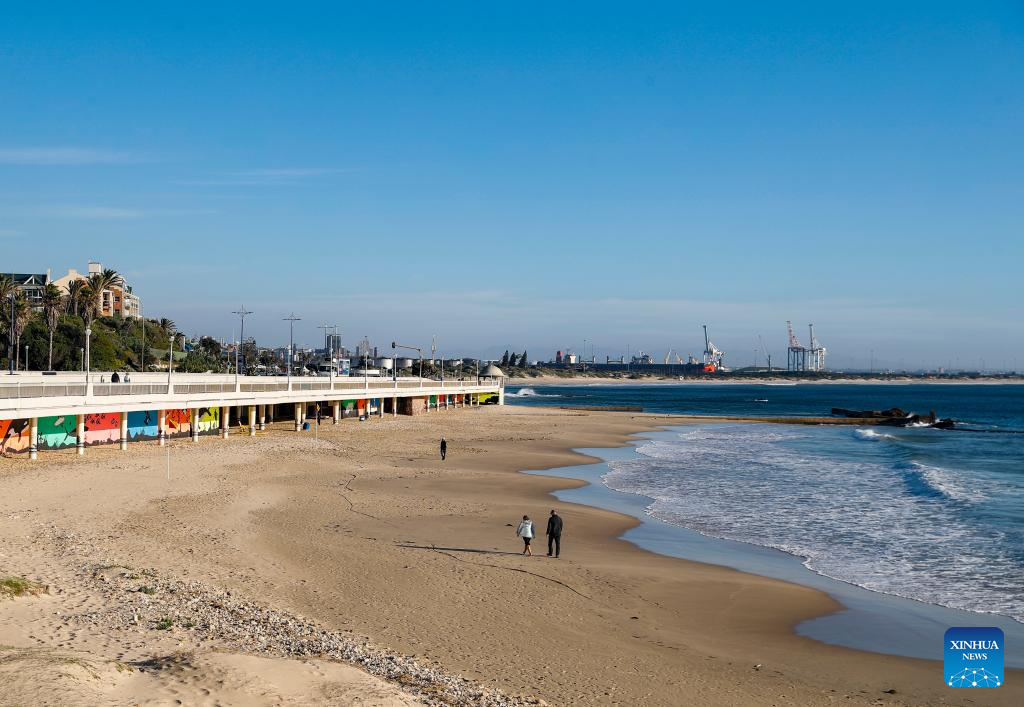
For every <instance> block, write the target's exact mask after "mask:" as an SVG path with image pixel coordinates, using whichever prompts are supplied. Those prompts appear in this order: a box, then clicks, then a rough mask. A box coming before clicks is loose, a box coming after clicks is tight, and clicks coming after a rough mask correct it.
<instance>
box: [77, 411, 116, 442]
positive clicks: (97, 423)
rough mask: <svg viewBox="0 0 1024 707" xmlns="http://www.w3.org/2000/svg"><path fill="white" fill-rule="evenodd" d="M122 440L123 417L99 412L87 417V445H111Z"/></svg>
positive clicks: (113, 413) (114, 413)
mask: <svg viewBox="0 0 1024 707" xmlns="http://www.w3.org/2000/svg"><path fill="white" fill-rule="evenodd" d="M119 439H121V415H120V414H119V413H116V412H98V413H91V414H89V415H86V416H85V443H86V444H89V445H92V444H110V443H111V442H117V441H118V440H119Z"/></svg>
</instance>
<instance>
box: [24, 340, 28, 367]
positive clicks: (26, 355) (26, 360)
mask: <svg viewBox="0 0 1024 707" xmlns="http://www.w3.org/2000/svg"><path fill="white" fill-rule="evenodd" d="M25 373H28V344H25Z"/></svg>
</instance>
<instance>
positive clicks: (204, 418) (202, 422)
mask: <svg viewBox="0 0 1024 707" xmlns="http://www.w3.org/2000/svg"><path fill="white" fill-rule="evenodd" d="M196 427H198V428H199V434H201V435H202V434H217V433H218V432H220V408H217V407H214V408H199V424H198V425H196Z"/></svg>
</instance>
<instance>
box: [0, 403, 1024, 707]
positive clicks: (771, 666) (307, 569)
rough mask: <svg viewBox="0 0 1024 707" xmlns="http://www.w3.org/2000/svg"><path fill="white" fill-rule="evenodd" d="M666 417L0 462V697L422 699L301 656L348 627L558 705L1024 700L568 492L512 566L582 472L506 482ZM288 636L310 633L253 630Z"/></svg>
mask: <svg viewBox="0 0 1024 707" xmlns="http://www.w3.org/2000/svg"><path fill="white" fill-rule="evenodd" d="M666 421H667V419H666V418H661V417H656V416H648V415H636V414H632V415H631V414H618V413H579V412H570V411H557V410H545V409H536V408H534V409H526V408H514V407H505V408H498V407H485V408H480V409H464V410H453V411H447V412H445V411H442V412H438V413H431V414H429V415H426V416H423V417H418V418H398V419H392V418H390V417H385V418H384V419H383V420H377V419H374V420H371V421H368V422H363V423H359V422H356V421H348V420H346V421H343V422H342V424H340V425H338V426H336V427H332V426H326V427H324V428H322V430H321V433H320V437H319V440H315V439H314V437H313V435H312V433H302V434H296V433H294V432H292V431H289V430H288V429H287V428H286V426H285V425H282V426H281V427H280V428H277V429H273V430H271V431H269V432H267V433H263V434H261V435H260V436H259V437H258V438H257V439H256V440H251V439H249V438H244V437H240V436H238V437H232V438H231V439H229V440H227V441H224V440H219V439H214V438H204V439H202V440H201V441H200V442H199V443H198V444H193V443H191V442H189V441H187V440H175V441H174V442H172V446H171V451H170V454H171V460H172V478H171V480H170V481H168V480H167V479H166V453H165V451H164V450H162V449H160V448H159V447H157V446H156V445H155V444H154V443H141V444H136V445H133V446H132V449H131V450H130V452H129V453H122V452H119V451H117V450H116V449H112V448H92V449H90V450H89V451H88V454H87V456H86V457H85V458H81V459H80V458H78V457H76V456H75V455H74V453H73V451H72V452H68V453H64V452H60V453H50V454H45V455H42V456H41V460H40V461H39V462H37V463H35V464H30V463H28V462H27V461H25V460H24V459H15V460H0V538H2V546H0V577H3V576H8V575H25V576H27V577H29V578H30V579H34V580H37V581H39V582H42V583H44V584H46V585H49V593H48V594H45V595H42V596H39V597H21V598H17V599H12V600H6V601H4V600H0V704H18V705H21V704H107V703H110V704H175V703H185V704H282V703H285V704H321V703H322V704H352V705H405V704H418V703H419V702H418V700H422V699H423V696H422V695H423V691H422V690H420V694H419V696H417V695H416V694H415V693H416V692H417V690H416V688H415V685H414V686H413V688H412V689H411V690H410V689H409V688H408V687H403V685H402V684H401V683H402V681H395V680H384V679H381V678H380V677H377V676H373V675H370V674H368V673H367V672H365V671H364V670H362V669H359V668H358V667H353V666H352V665H351V664H349V663H345V662H337V661H334V660H330V659H328V658H327V657H324V656H322V655H316V654H311V653H318V652H321V648H318V647H317V646H323V645H328V644H329V645H331V646H333V645H335V643H332V641H336V640H340V641H344V640H351V642H352V643H354V644H361V643H362V641H363V640H364V638H365V639H368V640H369V642H370V643H371V644H372V645H374V646H377V647H380V648H381V649H384V650H387V651H390V652H392V653H394V654H395V655H401V656H415V657H416V658H417V659H418V660H419V661H420V663H421V664H422V665H425V666H433V667H436V668H438V669H440V670H443V671H445V672H446V673H449V674H458V675H462V676H465V677H466V678H468V679H469V680H471V681H473V682H474V683H476V684H479V685H484V686H488V687H494V688H498V689H500V690H501V691H502V692H503V693H504V694H507V695H523V696H526V697H529V698H537V699H542V700H544V701H546V702H548V703H550V704H558V705H613V704H615V705H682V704H712V705H752V704H779V705H781V704H822V705H824V704H835V703H842V704H945V703H951V704H960V703H963V704H966V703H967V702H968V701H969V698H970V699H973V700H978V699H982V700H983V701H984V702H985V703H986V704H1007V705H1009V704H1021V703H1024V690H1022V688H1021V687H1020V685H1021V683H1022V678H1024V675H1022V673H1021V671H1011V673H1010V675H1008V676H1007V680H1006V685H1004V687H1002V688H998V689H989V690H985V691H984V692H983V693H981V694H980V695H979V694H978V693H975V692H973V691H968V690H963V689H951V688H947V687H945V685H944V684H943V682H942V677H941V675H942V673H941V671H942V668H941V665H940V664H939V663H934V662H929V661H923V660H911V659H903V658H894V657H891V656H883V655H877V654H871V653H864V652H858V651H853V650H848V649H843V648H837V647H832V646H826V645H822V644H820V643H816V642H814V641H811V640H809V639H805V638H800V637H797V636H795V635H794V634H793V632H792V627H793V626H794V624H795V623H797V622H799V621H801V620H802V619H804V618H808V617H811V616H816V615H820V614H822V613H825V612H828V611H832V610H834V609H835V608H836V605H835V603H834V602H833V601H832V600H831V599H830V598H828V597H827V596H826V595H824V594H822V593H820V592H817V591H815V590H812V589H808V588H804V587H800V586H796V585H792V584H788V583H785V582H780V581H776V580H771V579H765V578H761V577H757V576H753V575H748V574H743V573H740V572H735V571H732V570H728V569H723V568H720V567H712V566H708V565H702V564H697V563H691V562H686V561H682V560H677V559H672V558H666V557H662V556H658V555H654V554H651V553H648V552H645V551H642V550H639V549H637V548H635V547H634V546H632V545H631V544H629V543H626V542H624V541H621V540H618V539H616V538H617V537H618V536H619V535H620V534H621V533H622V532H623V531H624V530H625V529H627V528H628V527H630V526H631V525H632V524H633V523H634V521H633V520H632V519H630V518H627V517H624V516H621V515H619V514H615V513H611V512H607V511H603V510H599V509H594V508H590V507H585V506H574V505H568V504H559V509H560V512H561V514H562V516H563V518H564V519H565V523H566V532H565V536H564V538H563V558H562V559H560V560H554V559H549V558H547V557H544V556H543V554H544V553H543V551H541V552H540V553H539V555H540V556H535V557H533V558H524V557H521V556H520V555H519V554H518V552H519V550H520V543H519V541H518V539H517V538H515V536H514V527H513V524H514V523H516V522H517V519H518V518H519V517H521V516H522V514H523V513H529V514H530V515H531V517H533V518H534V519H536V520H537V521H538V524H539V525H540V526H541V527H543V524H544V521H545V516H546V514H547V511H548V509H549V508H550V507H551V506H552V500H551V497H550V496H549V495H548V494H549V492H550V491H551V490H553V489H556V488H564V487H566V486H568V485H570V484H571V483H573V482H568V481H565V480H562V479H555V478H553V477H545V476H527V475H523V474H519V473H516V472H517V471H518V470H520V469H542V468H550V467H553V466H562V465H566V464H573V463H581V462H582V461H583V460H584V458H582V457H580V456H579V455H577V454H574V453H572V452H571V451H569V450H570V449H571V448H573V447H600V446H617V445H620V444H622V443H623V442H624V441H625V440H626V439H627V437H628V435H629V434H630V433H633V432H637V431H641V430H645V429H651V428H653V427H654V426H656V425H658V424H663V423H664V422H666ZM673 421H678V419H677V418H673ZM442 434H444V435H445V436H446V437H447V438H448V441H449V458H448V460H447V461H446V462H444V463H442V462H441V461H440V460H439V459H438V456H437V449H436V445H437V441H438V438H439V437H440V435H442ZM542 541H543V538H540V539H538V541H536V542H542ZM538 549H540V548H538ZM136 585H137V586H138V588H141V587H146V589H147V591H149V592H152V593H145V592H142V591H136V590H135V589H136ZM239 607H242V608H239ZM253 607H256V608H253ZM260 607H262V608H260ZM246 612H248V613H246ZM259 612H263V613H259ZM271 614H272V616H273V617H277V618H273V619H268V618H267V616H270V615H271ZM164 615H167V616H169V617H172V618H173V619H174V624H173V625H172V626H170V627H169V628H167V630H159V626H158V624H157V621H158V620H159V618H160V617H162V616H164ZM240 617H241V618H240ZM281 617H289V618H287V620H286V619H283V618H281ZM290 617H294V618H290ZM275 622H277V623H275ZM286 622H287V623H288V626H289V627H290V628H289V630H290V631H291V632H292V633H291V634H289V635H290V636H292V635H295V634H302V636H309V635H312V634H313V633H316V632H321V633H317V635H318V636H320V638H318V639H317V640H318V641H320V642H319V643H309V642H308V641H307V642H306V643H303V644H302V646H300V647H299V648H294V646H295V645H297V644H295V643H294V642H293V641H292V639H291V638H289V640H288V641H286V642H284V643H282V642H281V641H277V642H276V643H275V642H274V641H272V640H269V639H268V638H267V636H268V635H270V634H271V633H273V630H276V629H273V630H272V629H271V628H268V625H269V624H274V626H283V625H284V623H286ZM240 635H241V636H243V638H241V639H240V638H239V636H240ZM324 636H326V637H328V638H327V639H323V637H324ZM339 637H340V638H339ZM346 637H347V638H346ZM303 640H306V639H305V638H304V639H303ZM324 640H326V641H328V643H324ZM282 645H283V646H285V648H286V649H282V648H281V646H282ZM310 645H312V646H314V647H313V648H309V646H310ZM275 646H276V648H274V647H275ZM289 646H292V648H289ZM283 655H299V656H300V658H299V659H295V658H288V657H282V656H283ZM331 655H332V656H333V655H334V653H331ZM367 664H369V663H367ZM377 673H378V675H380V674H383V673H381V671H379V670H378V671H377ZM388 674H390V675H392V676H394V671H392V673H388ZM406 682H407V681H406ZM460 689H461V688H460ZM467 694H468V693H467ZM434 699H435V700H438V699H440V698H439V697H437V696H435V698H434ZM490 699H498V698H496V697H493V696H492V697H491V698H490ZM480 700H481V701H484V698H480ZM494 703H495V704H499V703H500V702H494Z"/></svg>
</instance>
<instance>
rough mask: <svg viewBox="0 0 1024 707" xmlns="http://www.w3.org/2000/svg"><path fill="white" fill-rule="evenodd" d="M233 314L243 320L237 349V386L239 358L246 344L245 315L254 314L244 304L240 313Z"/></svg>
mask: <svg viewBox="0 0 1024 707" xmlns="http://www.w3.org/2000/svg"><path fill="white" fill-rule="evenodd" d="M232 314H237V315H238V318H239V319H241V320H242V331H241V333H240V334H239V337H238V346H236V347H235V384H236V385H237V383H238V358H239V353H240V352H241V350H242V344H243V343H244V342H245V315H246V314H252V312H250V311H249V310H247V309H246V308H245V305H244V304H243V305H242V306H241V307H239V308H238V311H235V312H232Z"/></svg>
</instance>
